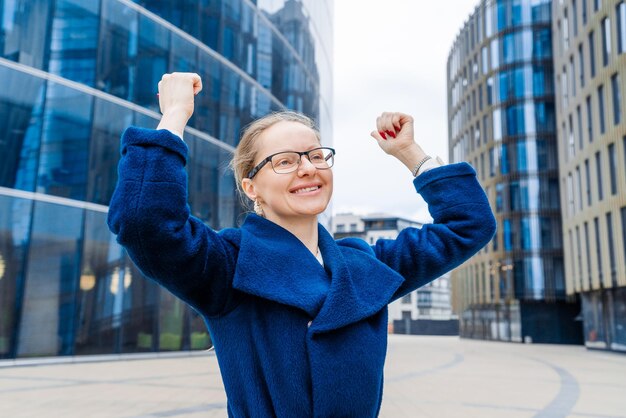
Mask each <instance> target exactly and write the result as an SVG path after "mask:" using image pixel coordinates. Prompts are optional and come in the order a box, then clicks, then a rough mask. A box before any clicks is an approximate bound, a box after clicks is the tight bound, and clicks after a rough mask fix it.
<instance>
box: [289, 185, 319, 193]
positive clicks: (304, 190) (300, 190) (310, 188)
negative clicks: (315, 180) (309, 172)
mask: <svg viewBox="0 0 626 418" xmlns="http://www.w3.org/2000/svg"><path fill="white" fill-rule="evenodd" d="M317 189H319V187H318V186H315V187H306V188H304V189H298V190H296V191H295V192H294V193H306V192H312V191H314V190H317Z"/></svg>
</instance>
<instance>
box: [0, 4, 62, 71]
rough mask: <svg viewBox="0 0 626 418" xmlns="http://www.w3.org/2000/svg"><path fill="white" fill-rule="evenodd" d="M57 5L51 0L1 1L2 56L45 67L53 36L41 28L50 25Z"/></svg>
mask: <svg viewBox="0 0 626 418" xmlns="http://www.w3.org/2000/svg"><path fill="white" fill-rule="evenodd" d="M53 7H54V2H51V1H48V0H29V1H23V2H17V1H5V2H2V3H0V18H1V19H0V23H1V24H2V27H1V28H0V29H1V30H0V56H1V57H3V58H6V59H9V60H11V61H15V62H19V63H21V64H24V65H28V66H30V67H34V68H37V69H40V70H45V69H46V66H47V53H48V42H49V36H46V35H45V33H42V32H41V28H47V27H49V25H50V19H51V18H52V16H51V10H52V8H53ZM35 33H38V34H41V36H33V34H35Z"/></svg>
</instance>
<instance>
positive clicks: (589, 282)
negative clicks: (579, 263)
mask: <svg viewBox="0 0 626 418" xmlns="http://www.w3.org/2000/svg"><path fill="white" fill-rule="evenodd" d="M583 226H584V227H585V250H586V251H585V253H586V254H585V255H586V256H587V286H588V287H587V289H591V250H590V249H589V243H590V241H589V224H588V223H587V222H585V223H584V225H583Z"/></svg>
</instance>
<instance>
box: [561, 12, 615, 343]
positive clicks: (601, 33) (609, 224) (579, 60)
mask: <svg viewBox="0 0 626 418" xmlns="http://www.w3.org/2000/svg"><path fill="white" fill-rule="evenodd" d="M552 27H553V33H554V34H555V37H554V39H553V49H554V68H555V75H556V77H555V79H556V92H555V93H556V109H557V112H556V114H557V116H556V118H557V128H558V138H559V146H558V150H559V179H560V180H559V182H560V185H561V209H562V217H563V241H564V243H565V245H564V253H565V277H566V291H567V294H568V295H580V297H581V302H582V307H583V309H582V315H581V316H582V319H583V322H584V339H585V344H586V345H587V346H588V347H593V348H602V349H610V350H618V351H626V102H625V101H624V94H625V91H626V2H625V1H623V0H620V1H617V0H604V1H601V0H586V1H585V0H557V1H554V2H553V23H552Z"/></svg>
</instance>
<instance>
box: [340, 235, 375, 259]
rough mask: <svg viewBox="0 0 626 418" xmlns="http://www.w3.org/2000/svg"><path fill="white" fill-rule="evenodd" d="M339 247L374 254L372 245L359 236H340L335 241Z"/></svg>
mask: <svg viewBox="0 0 626 418" xmlns="http://www.w3.org/2000/svg"><path fill="white" fill-rule="evenodd" d="M336 242H337V246H338V247H339V248H341V249H355V250H360V251H363V252H365V253H367V254H369V255H374V250H373V249H372V247H371V246H370V245H369V244H368V243H367V242H365V241H364V240H362V239H361V238H342V239H339V240H337V241H336Z"/></svg>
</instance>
